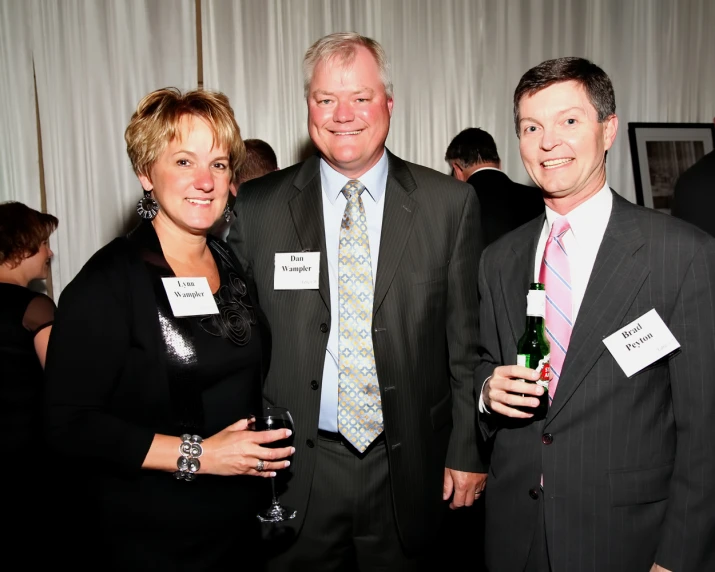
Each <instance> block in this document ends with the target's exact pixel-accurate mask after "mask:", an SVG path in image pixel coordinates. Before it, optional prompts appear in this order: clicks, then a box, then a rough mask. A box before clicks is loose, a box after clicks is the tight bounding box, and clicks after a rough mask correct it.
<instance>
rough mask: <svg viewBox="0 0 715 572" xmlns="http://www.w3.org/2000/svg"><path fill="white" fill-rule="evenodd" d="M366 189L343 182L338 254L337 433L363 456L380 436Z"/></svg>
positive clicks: (350, 182) (356, 184)
mask: <svg viewBox="0 0 715 572" xmlns="http://www.w3.org/2000/svg"><path fill="white" fill-rule="evenodd" d="M364 190H365V186H364V185H363V184H362V183H361V182H360V181H357V180H351V181H348V182H347V183H346V185H345V186H344V187H343V189H342V191H341V192H342V193H343V194H344V195H345V197H346V198H347V199H348V204H347V205H346V206H345V214H344V215H343V221H342V224H341V225H340V249H339V251H338V298H339V307H340V310H339V312H340V314H339V317H340V320H339V323H340V327H339V338H338V353H339V355H340V358H339V360H338V369H339V374H338V431H340V433H342V434H343V435H344V436H345V438H346V439H347V440H348V441H350V443H352V445H353V446H354V447H355V448H356V449H357V450H358V451H360V452H361V453H364V452H365V449H367V448H368V446H369V445H370V443H372V442H373V441H374V440H375V439H376V438H377V436H378V435H380V433H381V432H382V406H381V404H380V388H379V386H378V384H377V370H376V369H375V354H374V352H373V348H372V332H371V329H372V300H373V287H372V264H371V261H370V242H369V241H368V234H367V218H366V217H365V207H364V206H363V204H362V199H361V198H360V194H361V193H362V192H363V191H364Z"/></svg>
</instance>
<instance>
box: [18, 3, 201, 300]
mask: <svg viewBox="0 0 715 572" xmlns="http://www.w3.org/2000/svg"><path fill="white" fill-rule="evenodd" d="M32 9H33V14H32V28H31V30H32V42H33V58H34V63H35V70H36V77H37V91H38V98H39V108H40V124H41V129H42V150H43V157H44V166H45V181H46V192H47V209H48V211H49V212H50V213H52V214H54V215H55V216H57V218H59V220H60V226H59V228H58V230H57V232H56V233H55V234H54V235H53V237H52V241H51V246H52V248H53V250H54V251H55V260H54V261H53V265H52V277H53V286H54V295H55V298H57V296H58V294H59V292H60V291H61V290H62V288H64V286H66V285H67V283H68V282H69V281H70V280H71V279H72V278H73V277H74V276H75V274H76V273H77V272H78V271H79V270H80V268H81V267H82V265H83V264H84V263H85V262H86V261H87V260H88V259H89V258H90V256H91V255H92V254H94V252H96V251H97V250H98V249H99V248H100V247H101V246H103V245H104V244H106V243H107V242H109V241H110V240H111V239H113V238H114V237H116V236H118V235H119V234H121V233H122V232H124V231H125V230H126V229H127V228H128V227H129V226H130V225H133V224H134V223H135V222H136V221H137V220H138V219H137V215H136V212H135V211H134V205H135V203H136V201H137V200H138V199H139V198H140V197H141V186H140V184H139V182H138V181H137V179H136V177H135V176H134V173H133V171H132V169H131V164H130V162H129V159H128V157H127V154H126V146H125V143H124V130H125V128H126V126H127V124H128V122H129V119H130V118H131V115H132V113H133V112H134V109H135V108H136V104H137V103H138V102H139V100H140V99H141V98H142V97H143V96H144V95H146V94H147V93H148V92H150V91H152V90H154V89H157V88H160V87H165V86H175V87H178V88H181V89H191V88H195V87H196V85H197V69H198V67H197V56H196V52H197V50H196V5H195V2H194V0H122V1H111V0H106V1H105V0H87V1H85V0H62V1H61V2H58V1H50V0H32Z"/></svg>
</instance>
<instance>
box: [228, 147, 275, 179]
mask: <svg viewBox="0 0 715 572" xmlns="http://www.w3.org/2000/svg"><path fill="white" fill-rule="evenodd" d="M244 143H245V145H246V160H245V161H244V162H243V164H242V165H241V167H240V168H239V170H238V180H237V183H236V188H237V189H240V187H241V185H242V184H243V183H245V182H246V181H250V180H251V179H255V178H257V177H262V176H263V175H266V174H268V173H272V172H273V171H277V170H278V160H277V159H276V153H275V151H274V150H273V147H271V146H270V145H269V144H268V143H266V142H265V141H263V140H262V139H246V140H245V141H244Z"/></svg>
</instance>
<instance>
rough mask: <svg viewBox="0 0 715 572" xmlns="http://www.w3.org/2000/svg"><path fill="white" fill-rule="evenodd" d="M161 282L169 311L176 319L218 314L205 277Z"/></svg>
mask: <svg viewBox="0 0 715 572" xmlns="http://www.w3.org/2000/svg"><path fill="white" fill-rule="evenodd" d="M161 280H162V282H163V283H164V289H165V290H166V296H167V297H168V298H169V304H171V311H172V312H174V316H176V317H177V318H181V317H184V316H205V315H206V314H218V306H216V301H215V300H214V297H213V294H212V293H211V288H210V287H209V281H208V280H206V277H205V276H198V277H196V278H183V277H182V278H162V279H161Z"/></svg>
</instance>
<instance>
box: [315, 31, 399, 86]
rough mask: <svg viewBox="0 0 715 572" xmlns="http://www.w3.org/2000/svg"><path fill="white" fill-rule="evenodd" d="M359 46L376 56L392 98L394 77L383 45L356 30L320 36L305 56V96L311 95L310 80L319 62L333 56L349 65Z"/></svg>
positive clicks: (384, 83) (383, 79) (384, 82)
mask: <svg viewBox="0 0 715 572" xmlns="http://www.w3.org/2000/svg"><path fill="white" fill-rule="evenodd" d="M359 46H362V47H364V48H367V49H368V50H369V51H370V53H371V54H372V55H373V57H374V58H375V61H376V62H377V67H378V68H379V69H380V79H381V80H382V85H383V86H384V87H385V93H386V94H387V97H389V98H390V99H392V79H391V78H390V62H389V61H388V60H387V54H386V53H385V50H384V49H383V47H382V46H381V45H380V44H379V43H378V42H376V41H375V40H373V39H372V38H368V37H366V36H361V35H360V34H356V33H355V32H338V33H335V34H330V35H328V36H324V37H323V38H320V39H319V40H318V41H317V42H315V43H314V44H313V45H312V46H310V48H308V51H307V52H306V53H305V57H304V58H303V89H304V91H305V98H306V99H308V96H309V95H310V93H309V92H310V82H311V81H313V72H314V71H315V66H317V65H318V63H319V62H325V61H328V60H331V59H333V58H338V61H339V62H340V63H341V64H343V65H349V64H351V63H352V62H353V60H354V59H355V52H356V50H357V48H358V47H359Z"/></svg>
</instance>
